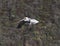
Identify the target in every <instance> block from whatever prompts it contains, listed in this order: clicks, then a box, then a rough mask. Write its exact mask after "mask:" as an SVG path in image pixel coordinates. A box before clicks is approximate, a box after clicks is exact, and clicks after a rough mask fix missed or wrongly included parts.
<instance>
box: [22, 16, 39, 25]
mask: <svg viewBox="0 0 60 46" xmlns="http://www.w3.org/2000/svg"><path fill="white" fill-rule="evenodd" d="M23 20H24V21H30V23H29V25H31V24H37V23H39V21H37V20H36V19H31V18H28V17H25V18H24V19H23Z"/></svg>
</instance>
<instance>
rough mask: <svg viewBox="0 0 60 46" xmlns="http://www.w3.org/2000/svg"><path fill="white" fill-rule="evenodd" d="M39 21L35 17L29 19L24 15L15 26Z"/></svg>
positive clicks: (19, 26) (18, 26)
mask: <svg viewBox="0 0 60 46" xmlns="http://www.w3.org/2000/svg"><path fill="white" fill-rule="evenodd" d="M37 23H39V21H37V20H36V19H31V18H29V17H24V18H23V19H22V20H20V21H19V23H18V25H17V28H21V27H22V26H23V25H24V24H29V25H32V24H33V25H34V24H37Z"/></svg>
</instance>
